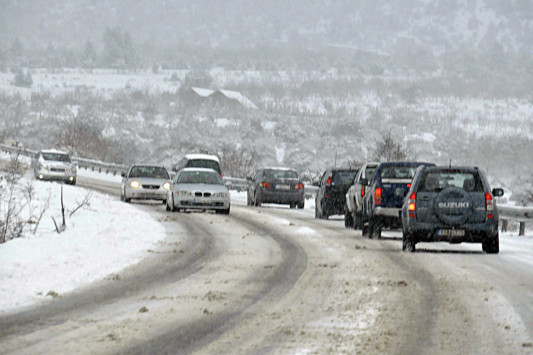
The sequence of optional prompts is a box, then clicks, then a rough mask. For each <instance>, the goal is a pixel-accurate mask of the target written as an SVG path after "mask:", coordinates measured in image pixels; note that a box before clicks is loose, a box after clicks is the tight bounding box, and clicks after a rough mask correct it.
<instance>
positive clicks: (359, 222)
mask: <svg viewBox="0 0 533 355" xmlns="http://www.w3.org/2000/svg"><path fill="white" fill-rule="evenodd" d="M352 218H353V229H361V230H363V216H362V215H361V214H359V213H357V212H354V214H353V217H352Z"/></svg>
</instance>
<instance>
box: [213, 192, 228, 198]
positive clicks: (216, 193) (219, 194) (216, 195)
mask: <svg viewBox="0 0 533 355" xmlns="http://www.w3.org/2000/svg"><path fill="white" fill-rule="evenodd" d="M213 197H223V198H226V197H228V193H227V192H214V193H213Z"/></svg>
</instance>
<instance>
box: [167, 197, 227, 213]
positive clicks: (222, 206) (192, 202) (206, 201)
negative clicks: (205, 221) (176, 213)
mask: <svg viewBox="0 0 533 355" xmlns="http://www.w3.org/2000/svg"><path fill="white" fill-rule="evenodd" d="M229 206H230V199H229V198H222V197H192V196H191V197H188V196H185V197H181V196H180V197H176V196H174V208H182V209H200V210H204V209H208V210H227V209H228V208H229Z"/></svg>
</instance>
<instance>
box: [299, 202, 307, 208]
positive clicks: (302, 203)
mask: <svg viewBox="0 0 533 355" xmlns="http://www.w3.org/2000/svg"><path fill="white" fill-rule="evenodd" d="M304 207H305V202H304V201H301V202H298V208H299V209H303V208H304Z"/></svg>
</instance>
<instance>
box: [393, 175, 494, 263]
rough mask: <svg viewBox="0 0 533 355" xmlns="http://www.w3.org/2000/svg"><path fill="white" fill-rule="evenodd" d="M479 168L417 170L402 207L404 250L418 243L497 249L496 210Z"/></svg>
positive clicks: (492, 193) (485, 180)
mask: <svg viewBox="0 0 533 355" xmlns="http://www.w3.org/2000/svg"><path fill="white" fill-rule="evenodd" d="M497 196H503V190H502V189H493V190H492V191H491V189H490V186H489V183H488V180H487V178H486V177H485V174H484V173H483V171H482V170H480V169H478V168H475V167H423V168H420V169H418V170H417V172H416V174H415V177H414V178H413V183H412V184H411V188H410V189H409V192H408V194H407V197H406V199H405V202H404V204H403V207H402V224H403V250H406V249H407V250H409V251H411V252H413V251H415V244H416V243H417V242H449V243H462V242H467V243H481V245H482V249H483V251H485V252H487V253H491V254H497V253H498V252H499V251H500V246H499V235H498V220H499V215H498V209H497V208H496V203H495V201H494V197H497Z"/></svg>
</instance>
